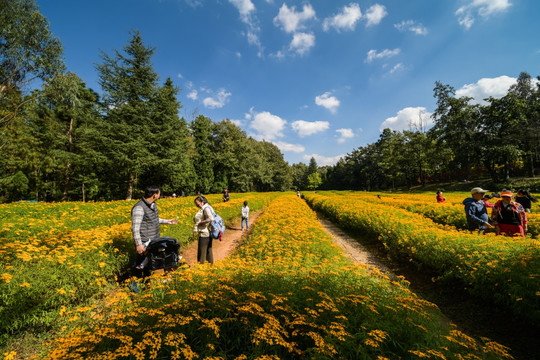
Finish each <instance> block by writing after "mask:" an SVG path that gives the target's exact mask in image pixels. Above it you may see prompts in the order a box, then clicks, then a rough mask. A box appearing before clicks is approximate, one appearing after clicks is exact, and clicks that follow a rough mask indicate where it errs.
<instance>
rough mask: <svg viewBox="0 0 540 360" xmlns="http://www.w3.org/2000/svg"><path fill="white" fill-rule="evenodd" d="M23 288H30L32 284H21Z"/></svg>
mask: <svg viewBox="0 0 540 360" xmlns="http://www.w3.org/2000/svg"><path fill="white" fill-rule="evenodd" d="M21 287H28V288H29V287H30V284H29V283H27V282H23V283H22V284H21Z"/></svg>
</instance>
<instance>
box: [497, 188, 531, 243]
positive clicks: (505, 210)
mask: <svg viewBox="0 0 540 360" xmlns="http://www.w3.org/2000/svg"><path fill="white" fill-rule="evenodd" d="M512 196H514V194H513V193H512V192H511V191H508V190H503V191H502V192H501V200H499V201H497V202H496V203H495V206H494V207H493V210H492V212H491V220H492V221H493V223H494V224H495V231H496V232H497V235H500V234H501V233H504V234H506V235H508V236H514V234H521V236H523V237H525V233H526V232H527V213H526V212H525V209H524V208H523V206H522V205H521V204H520V203H517V202H515V201H513V200H512Z"/></svg>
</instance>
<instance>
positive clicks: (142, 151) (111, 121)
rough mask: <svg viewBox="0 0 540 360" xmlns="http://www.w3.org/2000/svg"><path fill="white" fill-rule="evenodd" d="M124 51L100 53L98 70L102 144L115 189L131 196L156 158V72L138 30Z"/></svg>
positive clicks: (129, 197) (152, 50)
mask: <svg viewBox="0 0 540 360" xmlns="http://www.w3.org/2000/svg"><path fill="white" fill-rule="evenodd" d="M124 53H125V54H122V53H120V52H118V51H116V50H115V56H114V58H111V57H110V56H108V55H107V54H105V53H102V59H103V63H102V64H98V65H97V70H98V72H99V76H100V81H99V83H100V85H101V86H102V88H103V91H104V98H103V100H104V101H103V105H104V107H103V110H104V112H105V122H104V125H105V126H104V128H103V135H104V137H105V138H104V139H103V140H104V141H103V145H104V146H105V147H106V149H107V152H108V154H109V156H108V158H109V159H110V163H109V165H110V169H111V172H112V173H114V174H116V181H117V184H116V186H117V189H118V191H124V192H125V197H126V199H131V198H132V196H133V190H134V187H135V186H136V184H137V179H138V177H139V176H140V175H141V174H143V173H144V172H145V170H147V169H148V168H149V167H150V166H151V165H152V163H153V162H154V161H155V160H156V159H157V156H156V154H153V153H152V151H151V150H152V148H153V146H152V141H153V140H154V137H153V135H152V128H153V126H152V121H153V118H152V114H153V106H154V101H155V99H156V96H157V82H158V75H157V73H156V72H155V71H154V68H153V65H152V62H151V58H152V55H153V54H154V49H153V48H150V47H147V46H146V45H145V44H144V43H143V40H142V38H141V35H140V33H139V32H138V31H135V32H133V33H132V38H131V40H130V41H129V44H128V45H127V46H125V47H124Z"/></svg>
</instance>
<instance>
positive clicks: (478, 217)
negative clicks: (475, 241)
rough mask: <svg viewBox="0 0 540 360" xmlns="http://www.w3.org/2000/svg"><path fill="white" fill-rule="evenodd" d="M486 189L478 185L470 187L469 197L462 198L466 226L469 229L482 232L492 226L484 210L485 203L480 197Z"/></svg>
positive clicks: (482, 196)
mask: <svg viewBox="0 0 540 360" xmlns="http://www.w3.org/2000/svg"><path fill="white" fill-rule="evenodd" d="M486 192H487V190H484V189H482V188H479V187H475V188H473V189H471V197H469V198H466V199H465V200H463V205H465V216H466V217H467V227H468V228H469V230H470V231H474V230H478V232H479V233H481V234H483V233H484V231H485V230H486V229H490V228H492V227H493V226H491V224H490V223H489V216H488V214H487V210H486V204H484V201H482V199H483V198H484V194H485V193H486Z"/></svg>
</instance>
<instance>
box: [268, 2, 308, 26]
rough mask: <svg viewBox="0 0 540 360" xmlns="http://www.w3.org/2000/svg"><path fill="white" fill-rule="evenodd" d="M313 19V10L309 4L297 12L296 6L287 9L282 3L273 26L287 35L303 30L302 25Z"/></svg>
mask: <svg viewBox="0 0 540 360" xmlns="http://www.w3.org/2000/svg"><path fill="white" fill-rule="evenodd" d="M315 17H316V16H315V10H313V7H312V6H311V5H310V4H307V5H304V7H303V8H302V11H301V12H297V11H296V6H291V8H289V7H288V6H287V5H286V4H285V3H283V5H282V6H281V8H280V9H279V13H278V15H277V16H276V17H275V18H274V25H276V26H277V27H281V28H282V29H283V30H284V31H285V32H287V33H294V32H297V31H298V30H302V29H305V25H304V23H305V22H307V21H308V20H310V19H314V18H315Z"/></svg>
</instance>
